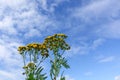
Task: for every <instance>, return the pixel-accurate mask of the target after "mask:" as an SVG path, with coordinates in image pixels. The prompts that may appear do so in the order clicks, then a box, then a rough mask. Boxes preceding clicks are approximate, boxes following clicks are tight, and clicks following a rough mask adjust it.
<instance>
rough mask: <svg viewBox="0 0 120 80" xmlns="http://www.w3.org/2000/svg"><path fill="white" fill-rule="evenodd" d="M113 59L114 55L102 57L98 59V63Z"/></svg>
mask: <svg viewBox="0 0 120 80" xmlns="http://www.w3.org/2000/svg"><path fill="white" fill-rule="evenodd" d="M114 59H115V57H114V56H109V57H103V58H101V59H100V60H99V63H105V62H111V61H113V60H114Z"/></svg>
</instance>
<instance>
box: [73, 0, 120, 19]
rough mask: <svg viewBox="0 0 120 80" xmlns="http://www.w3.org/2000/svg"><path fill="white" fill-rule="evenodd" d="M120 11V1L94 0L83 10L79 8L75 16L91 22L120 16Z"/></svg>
mask: <svg viewBox="0 0 120 80" xmlns="http://www.w3.org/2000/svg"><path fill="white" fill-rule="evenodd" d="M114 5H116V6H114ZM119 9H120V5H119V0H96V1H95V0H94V1H92V2H91V3H90V4H88V5H86V6H83V7H82V8H81V7H79V8H77V9H76V12H74V16H76V17H81V18H83V19H85V20H88V21H91V19H92V18H99V17H111V16H115V15H118V12H119Z"/></svg>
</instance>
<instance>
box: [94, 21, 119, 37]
mask: <svg viewBox="0 0 120 80" xmlns="http://www.w3.org/2000/svg"><path fill="white" fill-rule="evenodd" d="M100 27H101V28H99V29H98V30H96V33H97V34H98V35H99V36H101V37H105V38H120V28H119V27H120V20H114V21H111V22H109V23H106V24H103V25H102V26H100Z"/></svg>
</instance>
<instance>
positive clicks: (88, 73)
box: [84, 71, 93, 76]
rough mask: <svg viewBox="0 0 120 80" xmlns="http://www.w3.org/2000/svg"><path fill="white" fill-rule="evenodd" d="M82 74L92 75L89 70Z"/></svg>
mask: <svg viewBox="0 0 120 80" xmlns="http://www.w3.org/2000/svg"><path fill="white" fill-rule="evenodd" d="M84 75H85V76H92V75H93V73H92V72H90V71H88V72H85V73H84Z"/></svg>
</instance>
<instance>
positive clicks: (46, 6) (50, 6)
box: [38, 0, 69, 12]
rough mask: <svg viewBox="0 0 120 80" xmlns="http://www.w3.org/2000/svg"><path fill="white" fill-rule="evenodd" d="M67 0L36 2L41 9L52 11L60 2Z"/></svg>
mask: <svg viewBox="0 0 120 80" xmlns="http://www.w3.org/2000/svg"><path fill="white" fill-rule="evenodd" d="M66 1H69V0H53V1H52V2H51V3H49V4H48V2H49V0H39V1H38V2H39V3H40V4H38V5H41V7H42V9H44V10H45V11H48V12H54V10H55V8H56V7H57V6H58V5H59V4H61V3H62V2H66Z"/></svg>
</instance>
